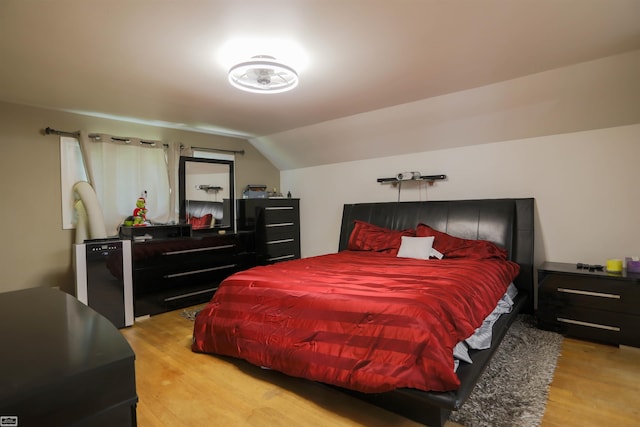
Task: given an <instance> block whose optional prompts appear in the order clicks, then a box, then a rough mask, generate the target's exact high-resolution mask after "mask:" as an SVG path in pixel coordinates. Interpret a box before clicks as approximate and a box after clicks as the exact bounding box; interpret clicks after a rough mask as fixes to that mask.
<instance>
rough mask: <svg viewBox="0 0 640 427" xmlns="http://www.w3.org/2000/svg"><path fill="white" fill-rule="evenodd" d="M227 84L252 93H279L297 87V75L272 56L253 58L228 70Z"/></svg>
mask: <svg viewBox="0 0 640 427" xmlns="http://www.w3.org/2000/svg"><path fill="white" fill-rule="evenodd" d="M229 83H231V85H233V86H234V87H237V88H238V89H240V90H244V91H247V92H253V93H281V92H286V91H288V90H291V89H293V88H295V87H296V86H298V73H297V72H296V70H294V69H293V68H291V67H289V66H288V65H285V64H282V63H280V62H278V61H276V59H275V58H274V57H273V56H267V55H259V56H254V57H253V58H251V59H250V60H248V61H245V62H240V63H238V64H236V65H234V66H233V67H231V68H230V69H229Z"/></svg>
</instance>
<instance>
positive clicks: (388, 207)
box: [339, 198, 534, 313]
mask: <svg viewBox="0 0 640 427" xmlns="http://www.w3.org/2000/svg"><path fill="white" fill-rule="evenodd" d="M533 211H534V199H532V198H527V199H484V200H448V201H429V202H382V203H357V204H347V205H344V211H343V214H342V226H341V229H340V243H339V250H344V249H346V248H347V244H348V242H349V236H350V235H351V231H352V230H353V224H354V220H356V219H357V220H361V221H366V222H369V223H371V224H375V225H378V226H381V227H385V228H389V229H393V230H403V229H407V228H415V227H416V226H417V225H418V224H419V223H424V224H427V225H429V226H431V227H433V228H435V229H436V230H439V231H443V232H446V233H448V234H451V235H453V236H456V237H461V238H464V239H482V240H489V241H491V242H494V243H496V244H498V245H500V246H502V247H504V248H506V249H507V251H508V252H509V259H511V260H512V261H514V262H517V263H518V264H519V265H520V274H519V276H518V277H517V278H516V280H515V285H516V286H517V287H518V290H519V291H522V292H526V293H527V294H528V295H529V299H528V302H527V306H526V308H525V310H524V311H525V312H530V313H532V312H533V295H534V292H533V291H534V284H533V235H534V230H533Z"/></svg>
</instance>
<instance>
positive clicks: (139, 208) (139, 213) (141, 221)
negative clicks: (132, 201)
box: [133, 197, 147, 226]
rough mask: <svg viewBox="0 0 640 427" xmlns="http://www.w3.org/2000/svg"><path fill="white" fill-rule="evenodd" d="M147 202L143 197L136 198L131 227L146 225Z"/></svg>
mask: <svg viewBox="0 0 640 427" xmlns="http://www.w3.org/2000/svg"><path fill="white" fill-rule="evenodd" d="M146 204H147V201H146V200H145V198H144V197H138V200H137V201H136V208H135V209H134V210H133V225H134V226H142V225H147V208H146Z"/></svg>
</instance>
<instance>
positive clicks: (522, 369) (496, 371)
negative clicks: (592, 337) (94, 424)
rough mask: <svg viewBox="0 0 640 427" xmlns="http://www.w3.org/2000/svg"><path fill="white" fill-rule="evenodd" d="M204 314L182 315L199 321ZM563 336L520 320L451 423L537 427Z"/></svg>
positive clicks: (479, 426) (526, 318)
mask: <svg viewBox="0 0 640 427" xmlns="http://www.w3.org/2000/svg"><path fill="white" fill-rule="evenodd" d="M200 309H201V308H196V309H190V310H183V311H182V313H181V316H182V317H184V318H185V319H188V320H192V321H193V320H195V317H196V315H197V314H198V312H199V311H200ZM561 345H562V335H560V334H557V333H555V332H549V331H542V330H540V329H537V328H536V326H535V319H534V318H533V317H532V316H529V315H519V316H518V317H517V318H516V320H515V321H514V323H513V325H512V326H511V328H510V329H509V331H508V332H507V334H506V335H505V337H504V338H503V340H502V343H501V344H500V347H499V348H498V350H496V353H495V354H494V356H493V358H492V359H491V362H490V363H489V366H487V369H486V370H485V372H484V373H483V374H482V376H481V377H480V380H479V381H478V383H477V384H476V386H475V388H474V389H473V392H472V393H471V395H470V396H469V398H468V399H467V401H466V402H465V403H464V404H463V405H462V408H460V410H459V411H454V412H452V413H451V416H450V417H449V420H450V421H453V422H455V423H457V424H461V425H463V426H465V427H537V426H539V425H540V422H541V421H542V416H543V415H544V408H545V405H546V402H547V395H548V392H549V385H550V384H551V381H552V380H553V373H554V371H555V369H556V363H557V361H558V356H559V355H560V347H561Z"/></svg>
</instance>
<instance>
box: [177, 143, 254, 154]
mask: <svg viewBox="0 0 640 427" xmlns="http://www.w3.org/2000/svg"><path fill="white" fill-rule="evenodd" d="M180 148H184V145H182V144H180ZM191 149H192V150H202V151H220V152H223V153H233V154H243V155H244V150H226V149H224V148H209V147H191Z"/></svg>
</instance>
